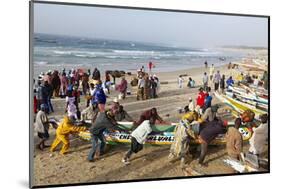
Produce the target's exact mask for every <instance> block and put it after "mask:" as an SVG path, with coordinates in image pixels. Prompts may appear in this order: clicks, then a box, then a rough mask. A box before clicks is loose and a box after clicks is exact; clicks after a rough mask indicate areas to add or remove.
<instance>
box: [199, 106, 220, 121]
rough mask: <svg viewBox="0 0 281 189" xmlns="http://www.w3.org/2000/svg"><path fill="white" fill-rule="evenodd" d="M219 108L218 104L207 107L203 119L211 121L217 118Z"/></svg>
mask: <svg viewBox="0 0 281 189" xmlns="http://www.w3.org/2000/svg"><path fill="white" fill-rule="evenodd" d="M218 109H219V106H218V105H215V106H211V107H209V108H207V109H206V110H205V112H204V114H203V115H202V116H201V121H202V122H210V121H214V120H217V111H218Z"/></svg>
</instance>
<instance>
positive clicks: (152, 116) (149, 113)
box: [135, 108, 165, 126]
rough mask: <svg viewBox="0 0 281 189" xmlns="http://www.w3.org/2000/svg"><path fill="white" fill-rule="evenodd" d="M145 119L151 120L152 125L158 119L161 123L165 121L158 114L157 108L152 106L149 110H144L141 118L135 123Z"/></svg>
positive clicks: (140, 122)
mask: <svg viewBox="0 0 281 189" xmlns="http://www.w3.org/2000/svg"><path fill="white" fill-rule="evenodd" d="M144 120H149V121H150V123H151V124H152V125H154V124H155V122H156V120H158V121H159V122H160V123H165V122H164V121H163V119H162V118H161V117H160V116H159V115H158V113H157V110H156V108H151V109H149V110H146V111H144V112H143V113H142V114H141V116H140V119H139V120H138V121H137V122H136V123H135V125H137V126H138V125H140V124H142V122H143V121H144Z"/></svg>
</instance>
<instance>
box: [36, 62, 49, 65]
mask: <svg viewBox="0 0 281 189" xmlns="http://www.w3.org/2000/svg"><path fill="white" fill-rule="evenodd" d="M34 64H37V65H47V64H48V62H47V61H34Z"/></svg>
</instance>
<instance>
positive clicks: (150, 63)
mask: <svg viewBox="0 0 281 189" xmlns="http://www.w3.org/2000/svg"><path fill="white" fill-rule="evenodd" d="M152 66H153V63H152V62H151V61H150V62H149V63H148V68H149V72H151V69H152Z"/></svg>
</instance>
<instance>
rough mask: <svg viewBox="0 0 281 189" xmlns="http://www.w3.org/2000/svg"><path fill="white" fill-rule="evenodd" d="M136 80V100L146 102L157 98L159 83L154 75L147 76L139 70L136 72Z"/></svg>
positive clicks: (142, 70)
mask: <svg viewBox="0 0 281 189" xmlns="http://www.w3.org/2000/svg"><path fill="white" fill-rule="evenodd" d="M137 79H138V83H137V100H147V99H150V98H157V97H158V95H157V94H158V92H159V89H160V81H159V78H158V77H157V76H156V75H155V74H154V75H149V74H148V73H146V72H145V71H144V69H143V68H141V69H139V70H138V72H137Z"/></svg>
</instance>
